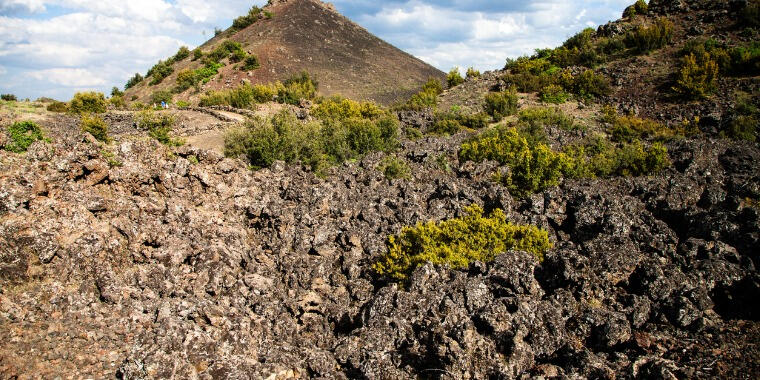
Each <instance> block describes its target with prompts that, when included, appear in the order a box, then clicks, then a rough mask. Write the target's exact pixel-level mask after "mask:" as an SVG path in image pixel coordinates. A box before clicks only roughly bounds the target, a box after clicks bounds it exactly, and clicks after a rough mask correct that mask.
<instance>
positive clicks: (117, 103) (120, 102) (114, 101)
mask: <svg viewBox="0 0 760 380" xmlns="http://www.w3.org/2000/svg"><path fill="white" fill-rule="evenodd" d="M108 103H109V104H110V105H111V106H112V107H114V108H116V109H124V108H126V107H127V102H125V101H124V98H123V97H121V96H112V97H111V98H110V99H108Z"/></svg>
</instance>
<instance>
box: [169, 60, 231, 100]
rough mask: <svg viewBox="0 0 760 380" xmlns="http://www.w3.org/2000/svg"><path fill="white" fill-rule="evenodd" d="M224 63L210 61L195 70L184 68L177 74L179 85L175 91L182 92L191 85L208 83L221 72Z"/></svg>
mask: <svg viewBox="0 0 760 380" xmlns="http://www.w3.org/2000/svg"><path fill="white" fill-rule="evenodd" d="M222 67H223V65H222V64H221V63H214V62H209V63H208V64H206V65H205V66H203V67H200V68H197V69H195V70H190V69H187V70H183V71H181V72H179V73H178V74H177V86H176V87H175V88H174V92H176V93H181V92H184V91H185V90H187V89H188V88H190V87H196V88H198V87H197V86H198V85H199V84H200V83H208V82H209V80H211V78H213V77H214V76H216V75H217V74H218V73H219V69H221V68H222Z"/></svg>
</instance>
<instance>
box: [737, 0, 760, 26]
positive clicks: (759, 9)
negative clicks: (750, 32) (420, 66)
mask: <svg viewBox="0 0 760 380" xmlns="http://www.w3.org/2000/svg"><path fill="white" fill-rule="evenodd" d="M739 25H741V26H744V27H745V28H757V27H760V0H749V1H748V2H747V5H746V6H745V7H744V9H743V10H742V12H741V14H740V17H739Z"/></svg>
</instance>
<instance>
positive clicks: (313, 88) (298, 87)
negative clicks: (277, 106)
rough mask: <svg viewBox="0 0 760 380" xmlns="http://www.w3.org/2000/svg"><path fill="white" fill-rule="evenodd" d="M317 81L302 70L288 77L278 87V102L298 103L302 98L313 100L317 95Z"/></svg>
mask: <svg viewBox="0 0 760 380" xmlns="http://www.w3.org/2000/svg"><path fill="white" fill-rule="evenodd" d="M318 87H319V82H317V81H316V80H315V79H314V78H312V76H311V75H310V74H309V73H308V72H306V71H302V72H301V73H300V74H297V75H294V76H292V77H290V78H289V79H288V80H286V81H285V82H284V83H283V86H281V87H280V88H279V89H278V93H277V99H278V102H280V103H284V104H292V105H298V104H299V103H301V100H302V99H305V100H313V99H314V98H315V97H316V95H317V88H318Z"/></svg>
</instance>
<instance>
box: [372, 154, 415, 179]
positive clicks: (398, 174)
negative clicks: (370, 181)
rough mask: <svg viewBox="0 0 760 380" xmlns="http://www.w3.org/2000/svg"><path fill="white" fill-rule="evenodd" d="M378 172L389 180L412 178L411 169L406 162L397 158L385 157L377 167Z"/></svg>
mask: <svg viewBox="0 0 760 380" xmlns="http://www.w3.org/2000/svg"><path fill="white" fill-rule="evenodd" d="M377 170H379V171H380V172H381V173H383V175H384V176H385V178H386V179H388V180H394V179H400V178H410V177H411V169H409V165H408V164H407V163H406V161H404V160H403V159H400V158H397V157H395V156H388V157H385V158H384V159H383V160H382V161H381V162H380V164H379V165H378V166H377Z"/></svg>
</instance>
